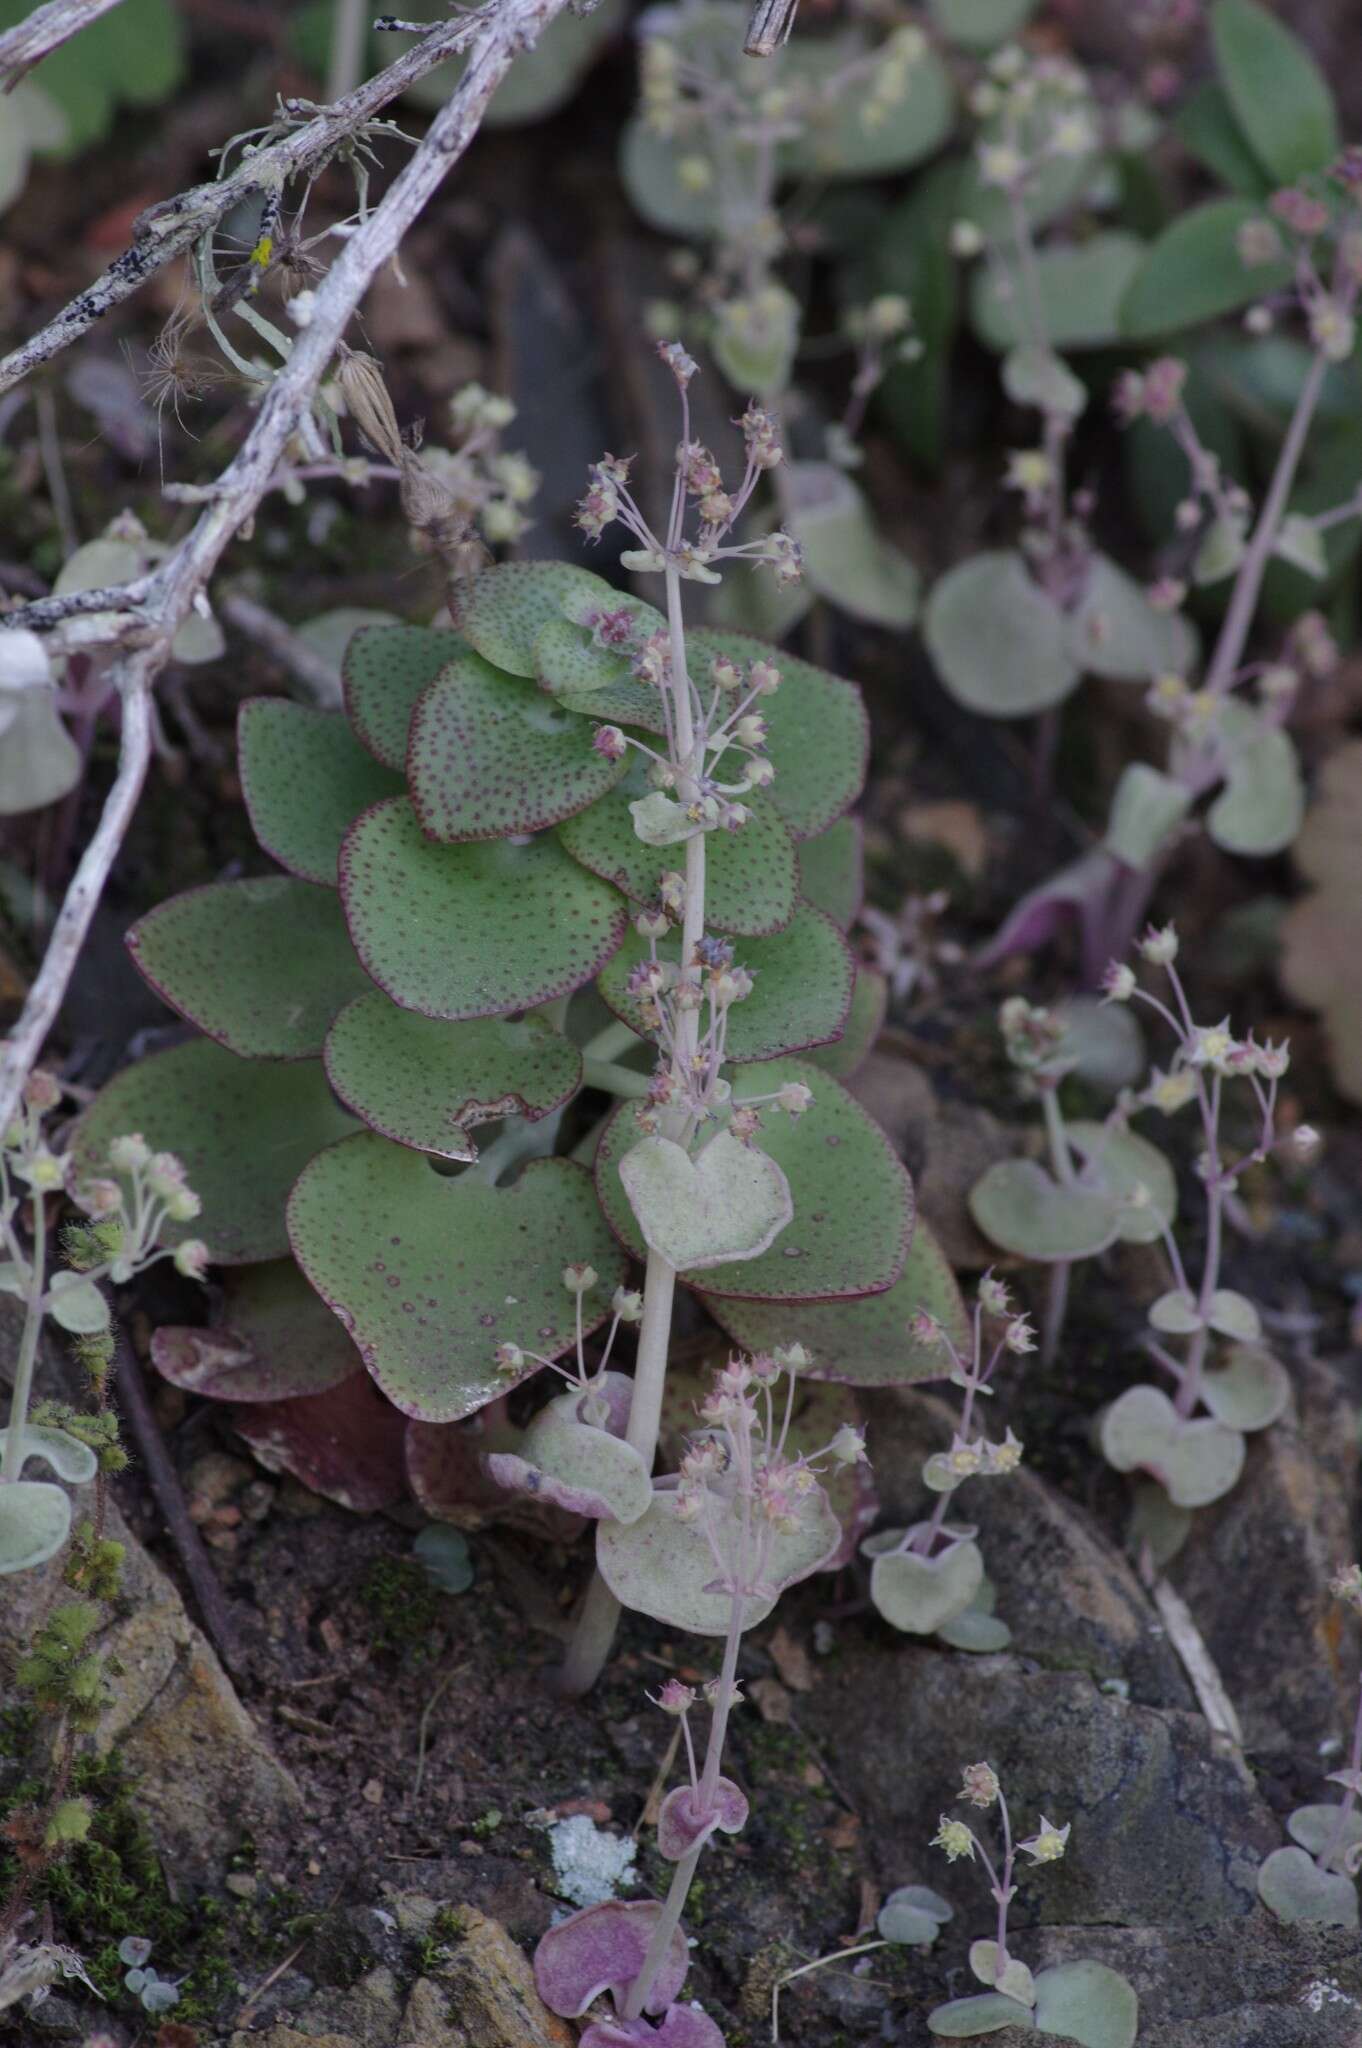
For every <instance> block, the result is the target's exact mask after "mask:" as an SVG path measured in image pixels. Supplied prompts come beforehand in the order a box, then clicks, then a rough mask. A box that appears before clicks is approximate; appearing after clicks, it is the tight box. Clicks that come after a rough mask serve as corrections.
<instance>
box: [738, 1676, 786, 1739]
mask: <svg viewBox="0 0 1362 2048" xmlns="http://www.w3.org/2000/svg"><path fill="white" fill-rule="evenodd" d="M747 1691H748V1696H749V1698H750V1699H751V1701H752V1704H753V1706H754V1707H755V1708H756V1710H757V1712H758V1713H759V1714H760V1715H761V1718H762V1720H763V1721H769V1722H770V1723H771V1725H772V1727H775V1728H788V1727H789V1725H790V1723H791V1721H793V1719H794V1701H793V1700H792V1699H791V1698H790V1695H789V1693H787V1692H786V1690H785V1688H784V1686H783V1685H782V1684H781V1682H780V1680H779V1679H778V1678H754V1679H753V1680H752V1683H751V1684H750V1685H749V1686H748V1688H747Z"/></svg>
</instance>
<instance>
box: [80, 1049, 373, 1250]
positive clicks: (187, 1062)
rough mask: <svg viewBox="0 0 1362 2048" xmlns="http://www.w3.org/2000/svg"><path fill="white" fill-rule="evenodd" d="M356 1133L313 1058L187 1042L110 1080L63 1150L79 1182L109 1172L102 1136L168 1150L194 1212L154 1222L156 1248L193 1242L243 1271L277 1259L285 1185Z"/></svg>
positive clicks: (284, 1241) (284, 1235)
mask: <svg viewBox="0 0 1362 2048" xmlns="http://www.w3.org/2000/svg"><path fill="white" fill-rule="evenodd" d="M354 1128H355V1120H354V1118H353V1117H352V1116H351V1115H350V1114H349V1112H348V1111H347V1110H344V1109H342V1108H341V1106H340V1104H339V1103H338V1102H337V1101H336V1098H335V1097H334V1095H333V1094H332V1093H331V1090H330V1088H329V1087H328V1086H327V1081H326V1074H325V1071H324V1070H323V1067H322V1063H321V1061H320V1060H292V1061H288V1062H284V1061H281V1060H243V1059H238V1058H237V1057H236V1055H235V1054H234V1053H230V1052H226V1051H224V1049H223V1047H222V1046H220V1045H214V1043H213V1041H212V1040H211V1039H210V1038H195V1039H191V1040H190V1041H189V1042H188V1044H186V1045H175V1046H172V1047H171V1048H170V1051H169V1052H157V1053H152V1054H150V1055H149V1056H148V1057H147V1058H145V1059H141V1060H139V1061H138V1062H137V1064H136V1066H132V1067H125V1068H124V1070H123V1072H122V1073H121V1074H115V1076H114V1078H113V1080H112V1081H110V1082H109V1083H108V1085H107V1086H106V1087H104V1088H102V1089H101V1090H100V1092H99V1094H98V1095H97V1096H96V1097H95V1099H94V1101H93V1102H92V1103H91V1104H90V1107H89V1108H88V1109H87V1110H85V1111H84V1113H83V1114H82V1115H81V1117H80V1119H79V1121H78V1122H77V1124H76V1127H75V1131H74V1133H73V1136H72V1148H73V1150H74V1153H75V1158H76V1165H77V1170H78V1173H79V1175H80V1178H81V1179H82V1180H84V1179H86V1178H88V1177H89V1176H90V1175H91V1174H96V1173H104V1172H107V1170H108V1168H107V1157H108V1150H109V1144H110V1141H111V1140H112V1139H114V1138H117V1137H120V1136H122V1135H123V1133H125V1132H127V1131H140V1132H141V1133H142V1134H143V1136H144V1137H145V1138H146V1140H147V1143H148V1144H149V1145H150V1146H151V1147H152V1148H153V1150H154V1151H158V1152H174V1153H177V1154H178V1156H179V1157H180V1158H181V1159H182V1160H183V1161H184V1165H185V1170H186V1172H187V1174H188V1177H189V1185H190V1187H191V1188H193V1190H194V1192H195V1193H196V1194H197V1195H198V1196H199V1198H200V1199H201V1201H202V1203H203V1210H202V1213H201V1214H200V1215H198V1216H197V1217H195V1218H194V1220H193V1221H192V1222H190V1223H166V1224H165V1225H163V1227H162V1230H161V1241H162V1243H163V1244H171V1245H175V1244H181V1243H183V1241H184V1239H185V1238H187V1237H201V1238H203V1240H204V1241H205V1243H206V1244H207V1246H208V1250H209V1253H210V1255H211V1257H212V1260H213V1263H214V1264H215V1265H227V1266H249V1265H252V1264H254V1263H255V1261H256V1260H257V1259H282V1258H283V1257H284V1256H285V1254H286V1253H287V1251H288V1232H287V1231H286V1230H285V1228H284V1203H285V1200H286V1199H287V1196H288V1191H289V1189H290V1188H291V1187H292V1185H293V1183H294V1181H295V1180H296V1179H297V1177H298V1174H299V1173H300V1172H301V1171H302V1169H303V1167H304V1166H306V1164H307V1162H308V1160H309V1159H311V1157H312V1155H313V1153H314V1152H318V1151H320V1150H321V1148H322V1146H324V1145H330V1144H332V1143H334V1141H335V1140H336V1139H337V1138H343V1137H345V1136H346V1135H347V1134H348V1133H349V1132H351V1131H353V1130H354Z"/></svg>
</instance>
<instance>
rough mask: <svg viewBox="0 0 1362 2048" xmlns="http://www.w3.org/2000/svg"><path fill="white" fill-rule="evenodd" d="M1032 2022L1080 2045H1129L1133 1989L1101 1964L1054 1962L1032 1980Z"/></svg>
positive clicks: (1135, 2004) (1134, 2026)
mask: <svg viewBox="0 0 1362 2048" xmlns="http://www.w3.org/2000/svg"><path fill="white" fill-rule="evenodd" d="M1035 1992H1036V2006H1035V2015H1036V2026H1037V2027H1038V2029H1039V2030H1040V2032H1041V2033H1042V2034H1061V2035H1062V2036H1063V2037H1064V2039H1065V2040H1066V2041H1077V2042H1079V2043H1081V2048H1134V2044H1135V2040H1136V2036H1137V2035H1138V2033H1139V2029H1140V2001H1139V1999H1138V1998H1137V1997H1136V1996H1135V1987H1134V1986H1133V1985H1132V1984H1130V1983H1128V1982H1127V1980H1126V1979H1125V1978H1124V1977H1123V1976H1121V1974H1120V1973H1119V1971H1117V1970H1110V1969H1108V1968H1107V1965H1106V1964H1105V1963H1097V1962H1093V1961H1091V1960H1090V1959H1089V1958H1088V1957H1083V1958H1082V1959H1081V1960H1080V1961H1078V1962H1074V1963H1057V1964H1056V1965H1055V1966H1054V1968H1053V1969H1049V1970H1042V1971H1040V1973H1039V1974H1038V1976H1037V1977H1036V1979H1035Z"/></svg>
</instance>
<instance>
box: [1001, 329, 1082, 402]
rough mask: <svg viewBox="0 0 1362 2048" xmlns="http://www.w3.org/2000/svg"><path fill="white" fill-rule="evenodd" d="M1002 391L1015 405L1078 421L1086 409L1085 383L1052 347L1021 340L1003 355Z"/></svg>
mask: <svg viewBox="0 0 1362 2048" xmlns="http://www.w3.org/2000/svg"><path fill="white" fill-rule="evenodd" d="M1001 374H1002V384H1003V390H1004V391H1005V392H1006V393H1007V395H1008V397H1009V398H1010V399H1011V400H1012V403H1013V404H1014V405H1031V406H1034V407H1035V408H1036V410H1037V411H1038V412H1049V413H1059V414H1062V415H1063V416H1064V417H1065V418H1066V419H1071V420H1076V419H1077V418H1078V416H1079V414H1080V413H1082V412H1084V411H1085V410H1086V408H1087V403H1088V394H1087V390H1086V388H1085V386H1084V385H1083V384H1082V383H1081V382H1080V380H1079V379H1078V378H1077V377H1075V375H1074V373H1073V371H1072V370H1071V369H1070V368H1069V367H1068V365H1067V364H1066V363H1065V362H1063V361H1062V360H1061V358H1060V357H1059V356H1057V355H1056V354H1055V353H1054V350H1053V349H1050V348H1041V347H1038V346H1037V345H1036V344H1035V343H1034V342H1022V343H1020V344H1019V345H1018V346H1017V347H1015V348H1010V349H1009V350H1008V352H1007V354H1006V355H1005V356H1004V357H1003V367H1002V373H1001Z"/></svg>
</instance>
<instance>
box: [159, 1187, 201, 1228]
mask: <svg viewBox="0 0 1362 2048" xmlns="http://www.w3.org/2000/svg"><path fill="white" fill-rule="evenodd" d="M202 1208H203V1203H202V1202H201V1201H200V1199H199V1197H198V1196H197V1195H196V1194H195V1193H194V1190H193V1188H172V1190H171V1192H170V1194H169V1195H168V1196H167V1197H166V1215H167V1216H168V1217H169V1218H170V1220H171V1222H172V1223H192V1222H193V1221H194V1218H195V1217H196V1216H197V1215H198V1214H199V1211H200V1210H201V1209H202Z"/></svg>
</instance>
